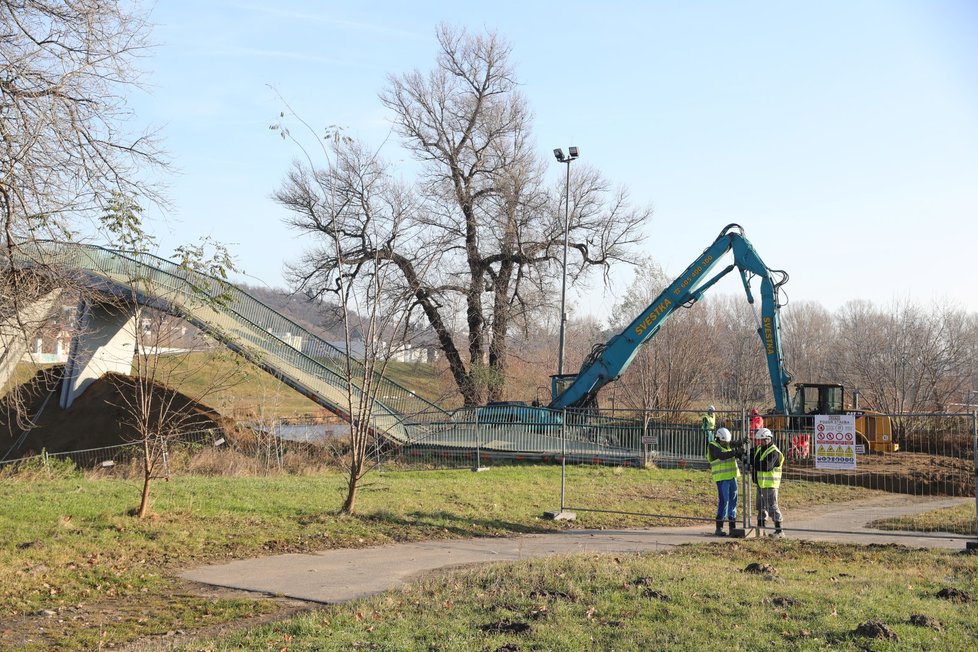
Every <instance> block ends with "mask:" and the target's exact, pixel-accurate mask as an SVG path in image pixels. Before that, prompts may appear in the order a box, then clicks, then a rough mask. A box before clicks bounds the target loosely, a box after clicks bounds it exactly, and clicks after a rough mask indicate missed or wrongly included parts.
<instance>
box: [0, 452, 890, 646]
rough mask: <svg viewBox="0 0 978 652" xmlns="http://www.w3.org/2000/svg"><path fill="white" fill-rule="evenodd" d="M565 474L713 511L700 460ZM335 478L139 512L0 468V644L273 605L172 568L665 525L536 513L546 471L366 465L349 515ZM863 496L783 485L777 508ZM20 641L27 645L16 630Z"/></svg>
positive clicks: (116, 488) (215, 618)
mask: <svg viewBox="0 0 978 652" xmlns="http://www.w3.org/2000/svg"><path fill="white" fill-rule="evenodd" d="M571 473H572V474H573V475H572V480H573V485H572V486H573V488H574V493H573V495H574V497H575V498H578V499H579V500H581V501H585V502H586V503H587V504H589V505H593V506H595V507H603V508H606V509H621V510H625V511H643V512H648V513H659V514H669V513H682V514H687V515H693V516H704V517H709V516H711V515H712V511H713V509H714V508H715V503H714V500H715V498H714V489H713V486H712V483H710V481H709V479H708V476H707V474H706V473H705V472H703V471H691V470H672V471H665V470H656V469H649V470H641V469H624V470H622V469H618V470H614V469H607V468H596V467H580V468H574V469H571ZM344 482H345V478H344V477H343V475H342V474H339V473H334V474H323V475H317V476H271V477H263V478H255V477H233V478H224V477H175V478H174V479H173V480H172V481H170V482H168V483H157V484H156V488H155V490H154V496H155V503H154V508H155V512H156V516H155V517H154V518H151V519H147V520H142V521H140V520H136V519H134V518H132V517H130V516H128V511H129V510H130V509H132V508H133V507H134V506H135V505H136V504H137V502H138V498H139V485H138V483H136V482H130V481H122V480H108V479H92V478H88V477H84V476H82V475H79V474H74V473H71V472H70V471H66V470H62V471H61V472H60V473H59V472H58V470H57V469H56V468H54V469H52V468H50V467H49V468H48V469H46V470H45V469H38V470H37V471H36V472H35V473H26V472H25V473H23V474H21V475H19V476H14V477H4V478H3V480H2V482H0V501H2V503H3V505H4V509H3V510H0V541H2V542H4V545H3V546H2V547H0V595H2V613H0V620H2V621H3V623H4V627H3V628H0V649H25V650H45V649H51V648H53V647H57V648H58V649H62V650H85V649H92V648H94V647H97V646H98V645H104V644H107V643H119V642H122V641H127V640H132V639H137V638H140V637H143V636H149V635H158V634H161V633H165V632H166V631H169V630H173V629H194V628H197V627H201V626H204V625H208V624H211V623H218V622H224V621H229V620H234V619H236V618H239V617H241V616H243V615H256V614H262V613H268V612H274V611H276V610H277V609H279V608H280V607H279V606H277V605H276V604H275V603H274V602H272V601H269V600H255V599H251V598H240V597H236V598H231V599H220V600H217V601H207V600H204V599H202V598H201V597H200V596H198V595H195V594H194V593H192V592H191V591H189V590H187V588H186V587H185V586H184V585H183V584H182V583H181V582H180V581H179V580H177V579H175V571H176V570H179V569H182V568H185V567H187V566H190V565H194V564H200V563H204V562H214V561H220V560H226V559H231V558H240V557H249V556H258V555H265V554H272V553H281V552H297V551H312V550H321V549H328V548H346V547H353V548H356V547H364V546H370V545H376V544H382V543H389V542H396V541H417V540H424V539H433V538H457V537H469V536H503V535H506V534H511V533H523V532H541V531H552V530H557V529H564V528H569V527H574V528H611V527H640V526H648V525H655V524H669V525H676V524H678V523H677V522H676V521H673V520H668V521H661V520H657V519H653V518H648V517H641V516H622V515H619V514H613V513H582V514H580V515H579V519H578V521H577V522H576V523H574V524H567V523H563V522H554V521H550V520H546V519H544V518H543V517H542V515H543V512H544V511H546V510H550V509H553V508H554V507H556V506H557V505H558V504H559V491H560V468H559V467H555V466H542V467H535V466H522V467H499V468H494V469H492V470H491V471H489V472H485V473H472V472H470V471H428V472H398V473H384V474H381V473H377V474H374V475H372V476H369V477H368V480H367V482H366V484H365V486H364V489H363V491H362V494H361V497H360V509H361V511H360V514H359V515H358V516H354V517H344V516H338V515H336V513H335V512H336V510H337V509H338V507H339V505H340V504H341V501H342V490H343V486H344ZM870 493H871V492H867V491H866V490H863V489H851V488H833V487H829V486H825V487H820V488H819V492H818V493H811V492H809V491H808V490H807V489H805V490H802V489H800V488H793V487H786V488H785V491H784V506H785V509H791V508H792V506H793V505H795V506H798V505H801V504H814V503H816V502H819V501H826V502H827V501H837V500H847V499H855V498H858V497H863V496H866V495H870ZM79 605H81V606H79ZM46 612H50V614H51V615H45V613H46ZM39 614H40V615H39ZM25 632H26V633H25ZM25 636H27V637H28V638H30V639H31V642H30V643H27V642H26V638H18V637H25Z"/></svg>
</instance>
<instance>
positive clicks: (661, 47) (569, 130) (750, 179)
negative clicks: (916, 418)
mask: <svg viewBox="0 0 978 652" xmlns="http://www.w3.org/2000/svg"><path fill="white" fill-rule="evenodd" d="M152 21H153V22H154V23H155V24H156V28H155V30H154V33H153V40H154V41H155V42H156V43H158V44H159V45H158V47H156V48H155V49H154V50H153V51H152V52H150V53H149V54H148V56H147V57H146V58H145V59H144V60H143V61H142V67H143V68H144V69H145V70H146V71H147V73H148V77H147V82H148V87H147V89H146V91H145V92H141V93H138V94H137V95H135V96H133V98H132V102H131V104H132V108H133V109H134V110H135V111H136V113H137V115H138V117H139V120H140V121H142V122H146V123H150V124H153V125H157V126H160V127H162V136H163V142H164V145H165V147H166V149H167V150H168V151H169V153H170V155H171V157H172V160H173V163H174V166H175V167H176V169H177V170H178V172H177V174H175V175H173V176H172V177H170V178H169V179H168V183H169V185H170V192H169V196H170V199H171V202H172V210H171V211H170V212H168V213H167V214H166V215H165V216H163V215H160V216H156V215H150V217H152V218H154V226H153V229H154V230H155V232H156V234H157V236H158V238H159V240H160V243H161V254H163V255H166V254H167V253H168V252H169V251H172V249H173V247H174V246H176V245H178V244H180V243H184V242H193V241H195V240H197V239H199V238H200V237H203V236H210V237H212V238H214V239H216V240H219V241H222V242H225V243H227V244H229V245H230V248H231V251H232V253H234V254H235V255H236V256H237V257H238V262H239V266H240V267H241V268H242V269H243V270H244V271H245V272H246V273H247V274H248V276H249V278H248V279H247V280H248V282H250V283H252V284H266V285H271V286H280V287H282V286H284V281H283V280H282V274H281V272H282V267H283V264H284V263H285V262H286V261H288V260H290V259H294V258H295V257H296V256H297V255H298V254H299V253H300V251H301V248H302V242H301V241H300V239H299V238H298V236H297V234H295V233H293V232H290V231H288V230H287V229H286V227H285V226H284V225H283V224H282V219H283V217H284V215H285V213H284V210H283V209H282V208H280V207H278V206H277V205H276V204H275V203H274V202H273V201H272V200H271V199H270V195H271V193H272V192H273V191H274V190H275V189H276V188H277V187H278V186H279V185H280V183H281V181H282V179H283V178H284V176H285V174H286V172H287V170H288V168H289V165H290V162H291V160H292V158H293V156H294V155H295V150H294V149H292V148H290V147H289V146H288V145H287V144H286V143H284V142H283V141H282V140H281V139H280V138H278V137H277V136H276V135H275V133H274V132H272V131H269V129H268V126H269V125H270V124H271V123H273V122H275V121H276V120H277V117H278V113H279V111H280V110H282V109H283V108H284V105H283V103H282V101H281V100H280V99H279V98H278V97H277V96H276V93H278V94H280V95H281V97H282V98H284V99H285V100H286V101H288V103H289V104H290V105H291V106H292V107H293V109H294V110H295V111H296V113H297V114H298V115H300V116H301V117H302V118H303V119H305V120H306V121H308V122H309V123H311V124H312V125H313V126H315V127H317V128H320V127H325V126H327V125H331V124H335V125H340V126H342V127H344V128H345V129H346V130H347V131H348V133H350V134H352V135H355V136H357V137H359V138H362V139H363V140H365V141H367V142H368V143H370V144H372V145H373V146H375V147H381V145H382V144H383V143H385V140H386V144H384V145H383V147H382V149H381V152H382V155H383V156H384V157H385V158H387V159H388V160H392V161H403V167H404V174H405V176H406V177H410V174H411V164H410V161H408V160H406V159H405V156H404V154H403V152H401V151H400V150H399V149H398V146H397V141H396V138H395V139H389V140H388V136H389V131H390V116H389V115H388V114H387V113H386V112H385V110H384V109H383V107H382V106H381V104H380V102H379V101H378V99H377V94H378V92H379V91H380V90H381V89H382V88H384V86H385V83H386V77H387V75H388V74H395V75H396V74H400V73H404V72H407V71H410V70H412V69H415V68H418V69H421V70H424V71H427V70H429V69H430V68H431V67H432V65H433V62H434V58H435V53H436V47H437V42H436V39H435V27H436V25H437V24H438V23H439V22H447V23H449V24H452V25H457V26H462V27H465V28H467V29H469V30H470V31H480V30H493V31H496V32H498V33H499V34H500V35H501V36H503V37H505V38H506V39H507V40H508V41H509V43H510V44H511V45H512V50H513V54H512V60H513V62H514V63H515V65H516V67H517V70H518V73H519V78H520V80H521V81H522V83H523V92H524V93H525V95H526V97H527V100H528V103H529V105H530V107H531V109H532V110H533V112H534V132H535V134H536V138H537V141H538V143H539V147H540V151H541V153H543V154H544V155H545V156H548V157H549V156H550V151H551V150H552V149H553V148H555V147H564V148H566V147H567V146H569V145H575V146H577V147H579V148H580V150H581V162H582V163H583V162H586V163H587V164H589V165H593V166H595V167H597V168H599V169H600V170H602V172H603V173H604V174H605V175H606V176H607V177H608V178H610V179H612V180H613V181H614V182H616V183H619V184H624V185H626V186H628V187H629V188H630V189H631V192H632V197H633V200H634V201H635V202H636V203H639V204H645V203H650V204H652V205H653V206H654V207H655V210H656V214H655V217H654V219H653V222H652V223H651V224H650V226H649V227H648V229H647V235H648V241H647V243H646V244H645V246H644V249H645V252H644V253H647V254H648V255H651V256H653V257H654V258H655V259H657V260H658V261H659V262H660V263H661V264H662V265H663V266H664V267H665V269H666V271H667V272H669V273H671V274H678V273H679V272H680V271H682V269H684V268H685V267H686V265H687V264H688V263H689V262H691V261H692V260H693V258H694V257H695V256H696V255H697V254H698V253H699V252H700V251H702V250H703V249H704V248H705V247H706V246H707V245H708V244H710V243H711V242H712V241H713V239H714V237H715V236H716V235H717V233H718V232H719V231H720V229H721V228H722V227H723V226H724V225H726V224H728V223H731V222H736V223H739V224H741V225H743V226H744V227H745V228H746V231H747V237H748V238H749V239H750V240H751V241H752V242H753V243H754V245H755V247H756V248H757V250H758V252H759V253H760V254H761V256H762V257H763V258H764V260H765V262H766V263H767V264H768V265H769V266H770V267H773V268H780V269H785V270H787V271H788V272H789V274H790V276H791V280H790V282H789V283H788V285H787V286H786V287H787V291H788V295H789V298H790V299H791V300H792V301H805V300H808V301H818V302H820V303H822V304H823V305H825V306H826V307H827V308H830V309H832V310H834V309H837V308H838V307H839V306H841V305H842V304H843V303H844V302H846V301H848V300H851V299H868V300H871V301H873V302H875V303H877V304H888V303H889V302H891V301H894V300H907V301H912V302H917V303H920V304H922V305H924V306H925V307H929V306H932V305H935V304H937V303H950V304H953V305H955V306H957V307H959V308H963V309H967V310H971V311H976V312H978V291H976V288H975V286H976V283H978V274H976V272H975V266H974V264H973V257H974V251H975V247H976V244H978V2H974V1H972V0H927V1H923V0H921V1H917V2H907V1H901V0H880V1H871V0H850V1H846V2H838V1H834V0H830V1H826V2H818V3H812V2H807V3H803V2H793V1H789V2H775V1H769V2H719V1H717V2H710V1H701V2H665V1H659V0H648V1H645V2H616V1H606V2H600V3H595V2H578V1H576V0H567V1H563V2H525V1H524V2H511V1H509V0H499V1H494V2H491V3H476V2H470V3H447V2H446V3H438V2H424V1H421V0H416V1H415V2H411V3H406V2H369V3H366V2H365V3H352V2H332V1H328V2H312V1H308V2H301V1H296V0H278V1H277V2H275V3H267V2H258V1H255V2H222V1H212V0H198V1H197V2H193V3H191V2H185V1H183V0H164V1H162V2H159V3H158V5H157V6H156V7H155V9H154V10H153V14H152ZM273 89H274V90H273ZM575 165H577V164H576V163H575ZM564 170H565V168H564V166H562V165H559V164H558V163H556V162H554V164H553V169H552V174H553V181H554V182H555V183H557V182H558V181H560V180H561V179H563V174H564ZM630 278H631V274H630V272H629V271H627V270H623V271H622V273H620V274H618V275H617V277H616V283H617V285H616V289H617V290H618V291H619V292H620V291H622V290H623V289H624V286H625V285H626V284H627V283H628V282H629V281H630ZM719 287H720V290H719V291H721V292H728V291H729V292H734V291H738V288H737V285H736V284H735V282H734V281H733V279H730V283H728V282H727V280H725V281H724V282H723V283H721V285H720V286H719ZM576 292H578V290H577V289H572V290H571V293H572V295H573V294H574V293H576ZM588 297H589V298H590V299H593V300H592V301H588V302H587V303H588V304H589V305H590V306H591V308H590V310H591V312H592V313H593V314H594V315H595V316H597V317H599V318H602V319H604V318H606V317H607V316H608V315H609V314H610V312H611V310H612V306H613V303H614V299H613V297H612V296H608V295H605V296H602V293H601V291H600V287H599V288H597V289H593V290H591V291H590V294H589V295H588ZM574 303H575V302H573V301H572V302H571V304H574Z"/></svg>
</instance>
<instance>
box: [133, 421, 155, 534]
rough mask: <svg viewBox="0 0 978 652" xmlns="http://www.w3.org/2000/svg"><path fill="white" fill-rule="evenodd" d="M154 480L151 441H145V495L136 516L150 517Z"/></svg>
mask: <svg viewBox="0 0 978 652" xmlns="http://www.w3.org/2000/svg"><path fill="white" fill-rule="evenodd" d="M152 480H153V467H152V464H151V460H150V454H149V440H148V439H143V494H142V497H141V498H140V500H139V508H138V509H137V510H136V516H137V517H139V518H146V517H147V516H149V485H150V482H152Z"/></svg>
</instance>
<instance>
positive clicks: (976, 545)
mask: <svg viewBox="0 0 978 652" xmlns="http://www.w3.org/2000/svg"><path fill="white" fill-rule="evenodd" d="M971 453H972V455H973V457H974V462H975V478H974V480H975V528H976V529H975V540H974V541H969V542H968V543H967V544H966V548H967V549H968V550H972V551H975V550H978V410H976V411H974V412H972V413H971Z"/></svg>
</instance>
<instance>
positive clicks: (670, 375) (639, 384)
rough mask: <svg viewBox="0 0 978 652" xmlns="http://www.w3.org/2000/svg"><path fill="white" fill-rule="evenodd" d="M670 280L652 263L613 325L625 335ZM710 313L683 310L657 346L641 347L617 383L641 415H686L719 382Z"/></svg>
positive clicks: (640, 270) (639, 274) (645, 265)
mask: <svg viewBox="0 0 978 652" xmlns="http://www.w3.org/2000/svg"><path fill="white" fill-rule="evenodd" d="M669 283H670V279H669V278H668V277H667V276H666V275H665V273H664V272H663V271H662V267H661V266H659V264H658V263H656V262H655V261H653V260H652V259H651V258H646V259H644V260H643V261H642V262H641V263H640V264H639V265H638V267H637V269H636V274H635V281H634V282H633V283H632V284H631V285H630V286H629V287H628V289H627V290H626V291H625V295H624V297H623V298H622V300H621V302H619V303H618V304H616V305H615V308H614V312H613V314H614V318H613V320H612V326H613V328H614V329H615V330H618V331H620V330H622V329H623V328H625V327H626V326H627V325H628V324H629V323H630V322H631V321H632V320H634V319H635V318H636V317H637V316H638V315H639V314H641V313H642V311H644V310H645V309H646V308H647V307H648V305H649V304H650V303H651V302H652V301H653V300H654V299H655V298H656V297H657V296H658V295H659V294H660V293H661V292H662V291H663V290H664V289H665V287H666V286H667V285H668V284H669ZM708 317H709V313H708V312H707V311H704V310H700V309H697V308H693V309H692V310H684V309H680V310H678V311H676V312H675V313H674V314H673V316H672V317H671V318H670V319H669V321H667V322H666V323H665V324H663V326H662V328H661V329H660V331H659V333H658V334H657V335H656V336H655V338H654V340H653V341H654V344H650V345H649V346H645V347H643V348H642V349H641V350H640V351H639V352H638V353H637V354H636V356H635V360H634V362H633V363H632V365H631V367H629V369H628V370H627V371H626V372H625V373H624V374H622V378H621V380H620V381H619V383H620V388H621V391H620V393H619V395H620V396H622V398H623V400H624V402H625V403H626V404H627V405H630V406H632V407H636V408H641V409H643V410H688V409H690V408H691V407H692V404H693V401H694V400H696V399H697V398H698V397H699V396H700V395H701V394H702V392H703V388H704V386H709V385H710V384H712V381H713V380H714V379H717V378H719V377H720V375H721V373H722V370H721V369H719V368H718V367H717V365H716V361H717V359H718V358H717V355H716V342H715V341H714V338H712V337H711V335H712V334H713V332H714V330H713V329H712V328H711V325H710V323H709V321H708Z"/></svg>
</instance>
